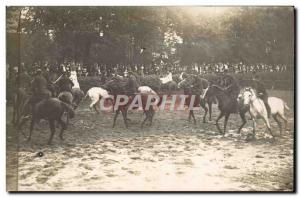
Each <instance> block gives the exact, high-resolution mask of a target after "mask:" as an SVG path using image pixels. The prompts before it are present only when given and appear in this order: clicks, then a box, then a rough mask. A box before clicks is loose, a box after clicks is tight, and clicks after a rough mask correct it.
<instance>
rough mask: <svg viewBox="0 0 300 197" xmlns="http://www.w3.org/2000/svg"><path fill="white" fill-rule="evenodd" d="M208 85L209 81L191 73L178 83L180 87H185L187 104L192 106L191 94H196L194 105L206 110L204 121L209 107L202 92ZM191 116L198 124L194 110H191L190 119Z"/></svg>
mask: <svg viewBox="0 0 300 197" xmlns="http://www.w3.org/2000/svg"><path fill="white" fill-rule="evenodd" d="M207 86H208V81H207V80H205V79H203V78H200V77H199V76H196V75H191V76H189V77H188V78H185V79H183V80H182V81H181V82H180V83H179V84H178V88H180V89H183V90H184V94H185V95H187V96H188V97H187V98H186V100H185V101H186V102H185V105H188V106H190V102H191V96H192V95H195V100H194V104H193V107H198V106H199V105H200V106H201V107H202V108H203V109H204V110H205V114H204V116H203V123H205V122H206V115H207V111H208V109H207V107H206V105H205V103H206V100H205V99H203V98H202V93H203V89H204V88H206V87H207ZM208 104H209V103H208ZM209 106H210V104H209ZM210 109H211V107H210ZM210 114H211V112H210ZM191 117H193V120H194V123H195V124H196V119H195V115H194V111H193V110H190V112H189V120H190V118H191Z"/></svg>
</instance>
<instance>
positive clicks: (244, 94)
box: [238, 88, 289, 137]
mask: <svg viewBox="0 0 300 197" xmlns="http://www.w3.org/2000/svg"><path fill="white" fill-rule="evenodd" d="M238 100H239V102H241V104H243V105H244V106H249V113H250V115H251V118H252V121H253V135H254V136H255V128H256V122H255V120H256V119H258V118H262V119H263V120H264V122H265V123H266V125H267V128H268V130H269V131H270V133H271V135H272V136H273V137H274V135H273V133H272V131H271V126H270V123H269V119H268V112H267V109H266V106H265V104H264V102H263V100H262V99H260V98H258V97H257V96H256V92H255V90H254V89H252V88H244V89H243V90H242V91H241V93H240V95H239V97H238ZM268 104H269V106H270V109H271V114H272V116H273V118H274V120H275V121H276V122H277V124H278V126H279V128H280V135H281V133H282V127H281V123H280V122H279V120H278V116H279V117H280V118H282V119H283V120H284V122H285V129H286V128H287V119H286V117H285V116H284V109H287V110H289V107H288V106H287V104H286V103H285V102H284V101H283V100H281V99H280V98H277V97H269V98H268Z"/></svg>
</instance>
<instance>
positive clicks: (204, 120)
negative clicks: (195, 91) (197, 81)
mask: <svg viewBox="0 0 300 197" xmlns="http://www.w3.org/2000/svg"><path fill="white" fill-rule="evenodd" d="M200 106H201V107H202V108H203V109H204V111H205V113H204V116H203V123H206V115H207V111H208V109H207V107H206V105H205V101H204V100H202V101H200Z"/></svg>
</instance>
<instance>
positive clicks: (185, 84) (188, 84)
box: [177, 76, 196, 89]
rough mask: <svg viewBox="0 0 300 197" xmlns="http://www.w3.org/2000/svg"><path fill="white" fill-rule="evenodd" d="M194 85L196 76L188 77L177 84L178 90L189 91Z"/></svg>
mask: <svg viewBox="0 0 300 197" xmlns="http://www.w3.org/2000/svg"><path fill="white" fill-rule="evenodd" d="M195 84H196V76H190V77H187V78H185V79H183V80H181V81H180V82H179V83H178V85H177V86H178V88H180V89H190V88H193V87H194V86H195Z"/></svg>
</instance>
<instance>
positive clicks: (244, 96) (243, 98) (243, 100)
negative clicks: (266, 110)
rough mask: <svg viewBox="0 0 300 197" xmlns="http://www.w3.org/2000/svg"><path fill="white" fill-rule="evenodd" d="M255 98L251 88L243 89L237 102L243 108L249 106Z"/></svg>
mask: <svg viewBox="0 0 300 197" xmlns="http://www.w3.org/2000/svg"><path fill="white" fill-rule="evenodd" d="M255 98H256V94H255V92H254V90H253V89H252V88H244V89H243V90H242V91H241V92H240V94H239V96H238V102H239V103H240V104H242V105H244V106H249V105H250V103H251V102H252V101H253V100H254V99H255Z"/></svg>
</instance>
